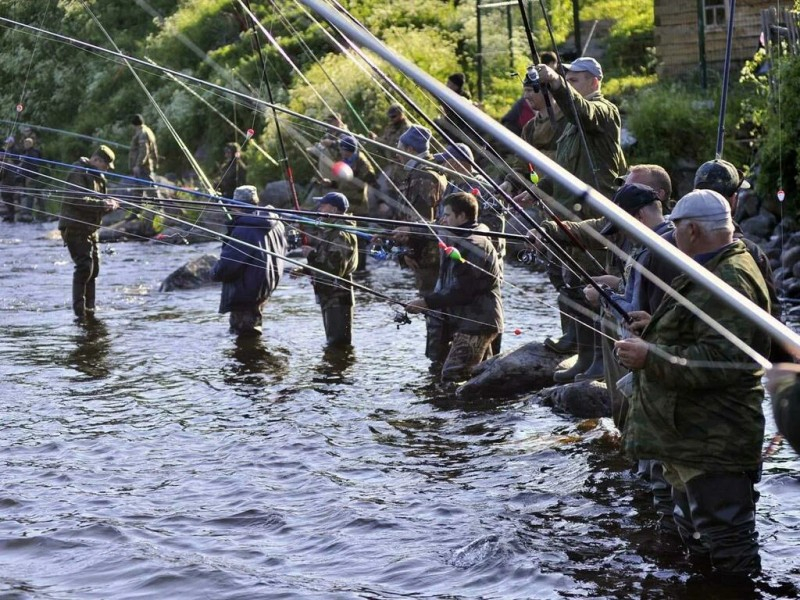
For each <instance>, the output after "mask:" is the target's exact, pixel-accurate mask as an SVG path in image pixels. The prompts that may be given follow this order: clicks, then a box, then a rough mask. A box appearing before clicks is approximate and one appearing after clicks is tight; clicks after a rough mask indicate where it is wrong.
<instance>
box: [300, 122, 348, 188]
mask: <svg viewBox="0 0 800 600" xmlns="http://www.w3.org/2000/svg"><path fill="white" fill-rule="evenodd" d="M324 122H325V123H326V124H327V125H329V126H330V127H331V129H330V130H327V129H326V130H325V133H323V134H322V137H321V138H320V140H319V141H318V142H317V143H316V144H314V145H313V146H311V147H309V148H306V152H308V153H309V154H311V155H312V156H316V157H317V173H318V180H317V181H316V183H317V184H318V185H319V189H321V190H323V191H329V190H330V188H331V182H333V181H334V180H335V179H336V177H335V175H334V173H333V165H334V164H335V163H337V162H338V161H339V160H340V159H341V155H340V154H339V136H340V135H341V133H340V130H344V131H345V132H346V131H347V125H346V124H345V122H344V121H342V117H341V116H340V115H339V113H335V112H331V113H330V114H329V115H328V116H327V117H326V118H325V119H324ZM334 128H335V129H334Z"/></svg>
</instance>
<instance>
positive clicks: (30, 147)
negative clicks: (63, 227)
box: [19, 137, 47, 221]
mask: <svg viewBox="0 0 800 600" xmlns="http://www.w3.org/2000/svg"><path fill="white" fill-rule="evenodd" d="M41 161H42V151H41V150H39V148H37V147H36V141H35V139H34V138H32V137H27V138H25V139H24V140H22V156H21V157H20V160H19V173H20V180H21V182H22V187H23V190H24V191H23V192H22V205H23V206H24V207H25V211H24V213H23V214H24V217H25V219H26V220H28V221H44V220H45V217H46V216H47V212H46V209H45V202H44V197H43V196H42V194H41V190H40V187H41V183H40V181H39V171H40V170H41V168H42V162H41Z"/></svg>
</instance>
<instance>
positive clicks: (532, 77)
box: [522, 65, 542, 94]
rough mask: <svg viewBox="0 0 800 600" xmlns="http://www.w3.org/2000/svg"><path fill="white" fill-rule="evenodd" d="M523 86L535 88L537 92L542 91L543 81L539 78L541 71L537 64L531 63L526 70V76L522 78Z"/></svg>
mask: <svg viewBox="0 0 800 600" xmlns="http://www.w3.org/2000/svg"><path fill="white" fill-rule="evenodd" d="M522 85H523V87H529V88H533V91H534V92H536V93H537V94H538V93H539V92H541V91H542V81H541V79H540V78H539V71H537V70H536V66H535V65H530V66H529V67H528V68H527V69H526V71H525V78H524V79H523V80H522Z"/></svg>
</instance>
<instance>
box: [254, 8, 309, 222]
mask: <svg viewBox="0 0 800 600" xmlns="http://www.w3.org/2000/svg"><path fill="white" fill-rule="evenodd" d="M240 3H241V5H242V8H244V9H245V10H246V11H247V13H248V14H249V15H251V19H252V14H253V13H252V12H250V1H249V0H248V1H247V4H246V5H245V4H244V3H242V2H240ZM252 23H253V38H254V39H255V43H256V50H257V51H258V58H259V62H260V64H261V80H262V81H263V82H264V85H265V87H266V89H267V98H269V101H270V104H273V105H274V99H273V97H272V86H271V85H270V83H269V77H267V62H266V60H264V52H263V50H262V48H261V41H260V40H259V38H258V32H257V31H256V22H255V19H252ZM272 118H273V120H274V121H275V132H276V134H277V138H278V147H279V148H280V151H281V156H282V157H283V163H284V165H285V167H284V172H285V174H286V179H287V181H288V182H289V191H290V192H291V195H292V201H293V202H294V207H295V208H296V209H297V210H300V200H299V199H298V198H297V187H296V186H295V184H294V173H293V172H292V166H291V164H289V155H288V154H287V152H286V144H284V142H283V134H282V133H281V127H280V124H279V123H278V113H277V112H276V111H275V108H274V107H273V108H272Z"/></svg>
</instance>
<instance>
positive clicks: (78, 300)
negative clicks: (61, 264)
mask: <svg viewBox="0 0 800 600" xmlns="http://www.w3.org/2000/svg"><path fill="white" fill-rule="evenodd" d="M72 311H73V312H74V313H75V316H76V317H78V318H79V319H83V318H84V317H85V316H86V284H85V283H84V282H83V280H79V279H77V278H76V277H73V279H72Z"/></svg>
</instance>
